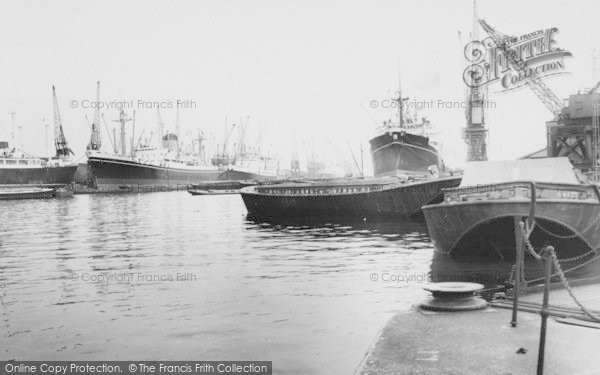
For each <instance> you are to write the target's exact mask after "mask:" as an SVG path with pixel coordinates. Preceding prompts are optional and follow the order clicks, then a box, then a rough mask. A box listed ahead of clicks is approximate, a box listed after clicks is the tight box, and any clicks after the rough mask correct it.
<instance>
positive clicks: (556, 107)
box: [479, 19, 564, 118]
mask: <svg viewBox="0 0 600 375" xmlns="http://www.w3.org/2000/svg"><path fill="white" fill-rule="evenodd" d="M479 24H480V25H481V27H482V28H483V29H484V30H485V32H486V33H488V35H489V36H490V38H492V40H493V41H494V44H495V45H496V47H497V48H498V49H499V50H501V51H502V52H504V56H505V57H506V60H507V61H508V62H509V63H510V64H511V65H512V67H513V69H515V70H517V71H520V70H524V69H527V63H526V62H525V61H524V60H523V59H522V58H521V56H519V54H518V53H517V52H516V51H515V50H514V49H511V48H510V46H509V44H510V41H511V40H514V39H515V37H514V36H510V35H506V34H503V33H501V32H499V31H498V30H496V29H494V28H493V27H491V26H490V25H489V24H488V23H487V22H486V21H485V20H483V19H480V20H479ZM525 82H526V84H527V86H528V87H529V88H530V89H531V91H533V93H534V94H535V95H536V96H537V97H538V99H540V101H541V102H542V103H543V104H544V105H545V106H546V108H548V110H549V111H550V112H551V113H552V114H553V115H554V117H555V118H558V117H560V114H561V112H562V109H563V107H564V105H563V101H562V100H561V99H560V98H559V97H558V96H556V94H555V93H554V92H553V91H552V90H550V88H549V87H548V86H547V85H546V84H545V83H544V81H542V80H541V79H540V77H539V76H538V74H537V73H536V71H535V69H532V70H531V71H530V72H529V75H528V76H527V77H526V78H525Z"/></svg>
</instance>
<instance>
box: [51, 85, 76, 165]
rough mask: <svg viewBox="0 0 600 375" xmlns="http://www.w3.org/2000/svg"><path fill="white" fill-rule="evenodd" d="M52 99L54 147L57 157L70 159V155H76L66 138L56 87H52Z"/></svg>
mask: <svg viewBox="0 0 600 375" xmlns="http://www.w3.org/2000/svg"><path fill="white" fill-rule="evenodd" d="M52 99H53V101H54V147H56V156H58V157H68V156H69V155H74V153H73V151H72V150H71V149H70V148H69V145H68V143H67V139H66V138H65V133H64V131H63V127H62V120H61V118H60V110H59V108H58V100H57V99H56V89H55V88H54V86H52Z"/></svg>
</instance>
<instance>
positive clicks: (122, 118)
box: [113, 109, 131, 156]
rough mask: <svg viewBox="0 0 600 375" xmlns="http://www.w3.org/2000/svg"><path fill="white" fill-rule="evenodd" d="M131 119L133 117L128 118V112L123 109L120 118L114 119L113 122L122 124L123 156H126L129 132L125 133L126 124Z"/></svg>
mask: <svg viewBox="0 0 600 375" xmlns="http://www.w3.org/2000/svg"><path fill="white" fill-rule="evenodd" d="M129 121H131V119H130V118H127V114H126V113H125V111H124V110H122V109H121V111H120V112H119V119H118V120H113V122H118V123H119V124H121V156H125V154H126V153H127V139H126V137H127V134H126V133H125V124H126V123H127V122H129Z"/></svg>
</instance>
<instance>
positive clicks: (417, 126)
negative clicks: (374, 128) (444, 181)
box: [369, 91, 444, 177]
mask: <svg viewBox="0 0 600 375" xmlns="http://www.w3.org/2000/svg"><path fill="white" fill-rule="evenodd" d="M406 100H408V98H403V97H402V91H400V94H399V96H398V98H397V99H394V101H395V102H396V103H398V119H397V121H392V120H391V119H390V120H388V121H384V122H383V126H382V127H381V128H380V129H379V132H380V134H379V135H378V136H376V137H374V138H373V139H371V140H370V141H369V143H370V144H371V159H372V161H373V173H374V175H375V176H376V177H382V176H396V175H401V174H415V173H417V174H419V173H428V172H431V171H432V166H435V169H438V170H443V169H444V165H443V162H442V159H441V157H440V155H439V151H438V147H439V142H438V141H436V140H435V139H433V138H434V137H435V135H436V134H435V133H434V132H433V130H432V126H431V123H430V122H429V121H428V120H427V119H426V118H424V117H423V118H422V119H421V120H420V121H419V120H417V118H416V116H415V115H410V114H409V113H405V112H407V111H405V105H404V102H405V101H406Z"/></svg>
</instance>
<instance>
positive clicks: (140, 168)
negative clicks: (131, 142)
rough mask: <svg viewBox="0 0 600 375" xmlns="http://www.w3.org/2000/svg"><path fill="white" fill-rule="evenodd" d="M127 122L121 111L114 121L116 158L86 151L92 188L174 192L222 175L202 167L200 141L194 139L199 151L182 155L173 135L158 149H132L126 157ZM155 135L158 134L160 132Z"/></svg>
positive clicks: (164, 138)
mask: <svg viewBox="0 0 600 375" xmlns="http://www.w3.org/2000/svg"><path fill="white" fill-rule="evenodd" d="M129 120H130V119H128V118H127V115H126V114H125V112H124V111H123V110H121V112H120V116H119V120H118V122H119V123H120V124H121V141H120V144H121V151H120V153H119V155H108V154H103V153H101V152H99V151H88V166H89V168H90V170H91V174H92V176H93V179H94V185H96V187H99V188H102V187H125V186H129V187H131V186H150V187H158V188H167V189H174V188H177V187H185V186H189V185H192V184H195V183H198V182H202V181H213V180H216V179H217V178H218V176H219V175H220V174H221V173H222V171H220V170H219V169H217V168H214V167H212V166H208V165H206V164H205V163H204V161H203V160H202V158H201V157H200V155H201V154H202V151H203V146H202V140H203V138H202V137H199V139H198V141H199V147H198V152H197V153H195V154H194V153H193V152H191V153H184V152H183V150H181V148H180V143H179V137H178V135H177V134H174V133H167V134H164V135H163V136H162V137H161V145H160V147H153V146H149V145H142V146H137V147H133V149H132V151H131V152H130V153H127V152H126V135H125V123H126V122H127V121H129ZM159 123H160V120H159ZM161 124H162V123H161ZM159 133H162V128H161V129H160V132H159ZM96 139H98V137H97V136H96ZM132 139H133V138H132ZM96 148H98V147H96Z"/></svg>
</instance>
